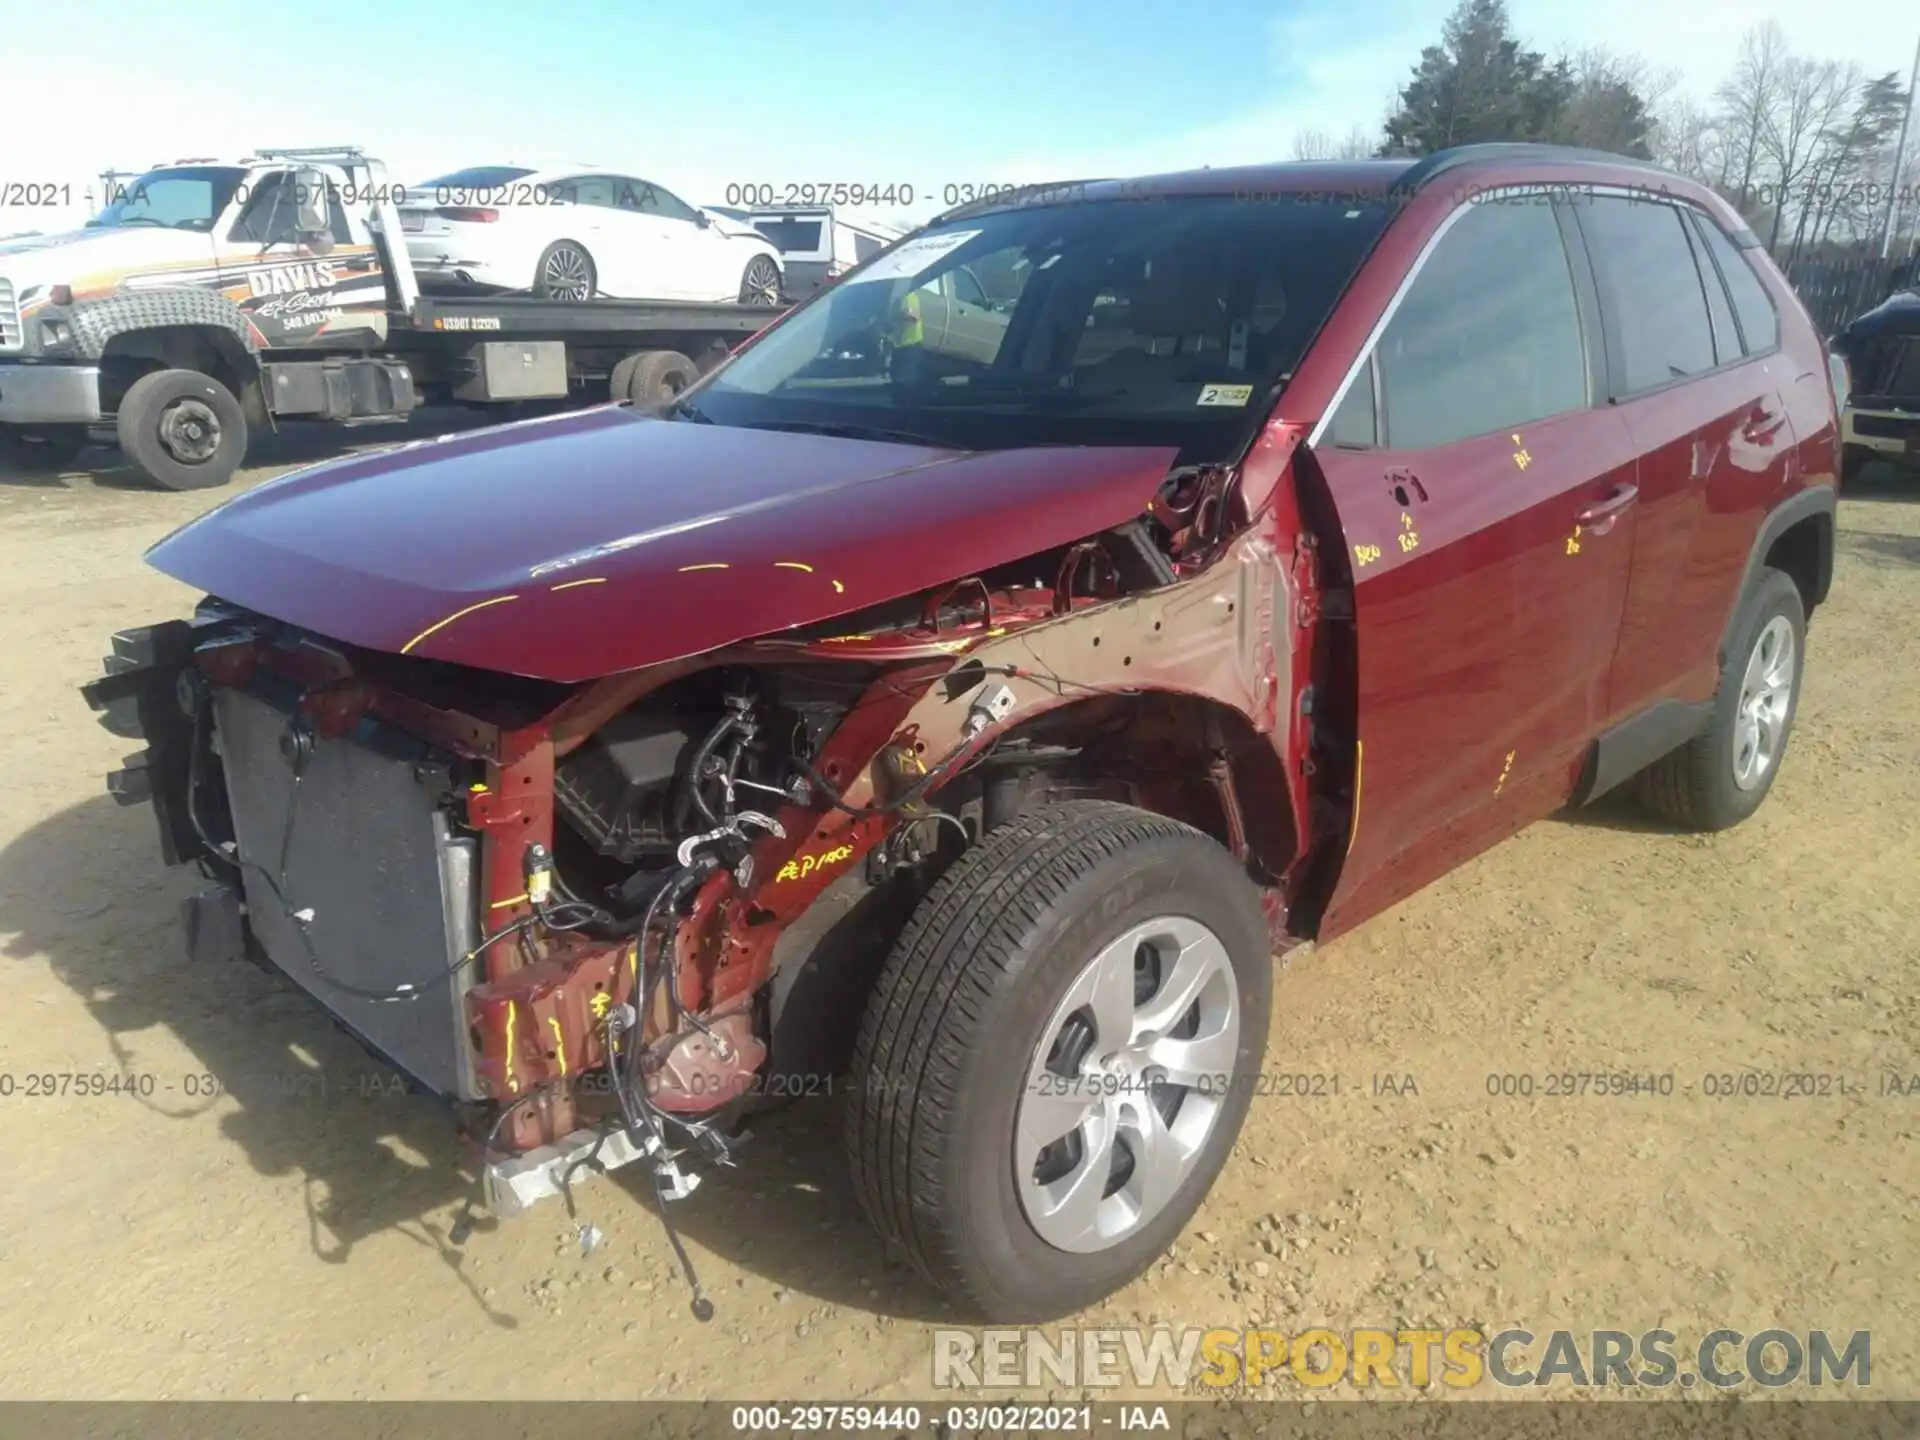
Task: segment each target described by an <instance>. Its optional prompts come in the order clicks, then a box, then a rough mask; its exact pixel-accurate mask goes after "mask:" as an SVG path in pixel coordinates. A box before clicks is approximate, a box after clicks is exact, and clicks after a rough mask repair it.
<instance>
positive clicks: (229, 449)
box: [114, 370, 247, 490]
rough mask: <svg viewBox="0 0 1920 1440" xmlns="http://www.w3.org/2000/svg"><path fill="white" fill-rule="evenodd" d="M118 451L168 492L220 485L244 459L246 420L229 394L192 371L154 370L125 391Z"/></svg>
mask: <svg viewBox="0 0 1920 1440" xmlns="http://www.w3.org/2000/svg"><path fill="white" fill-rule="evenodd" d="M114 424H115V428H116V429H117V430H118V431H119V435H120V449H121V450H122V451H123V452H124V453H125V454H126V456H127V458H129V459H130V460H132V461H133V463H134V464H135V465H137V466H139V468H140V470H141V472H142V473H143V474H145V475H146V476H147V477H148V478H149V479H151V480H152V481H154V482H155V483H156V484H158V485H161V486H163V487H165V488H166V489H168V490H211V489H213V488H214V487H216V486H219V485H224V484H226V483H227V482H228V481H229V480H231V479H232V478H233V472H234V471H236V470H238V469H239V468H240V462H241V461H242V460H244V459H245V458H246V455H247V417H246V412H245V411H243V410H242V409H241V408H240V402H239V401H238V400H236V399H234V396H233V392H232V391H231V390H229V389H227V387H226V386H225V385H222V384H221V383H220V382H219V381H218V380H215V379H214V378H213V377H212V376H211V375H202V374H201V373H200V372H199V371H197V370H155V371H153V372H151V373H150V374H146V375H142V376H141V377H140V378H139V379H138V380H136V381H134V382H133V384H132V385H130V386H128V387H127V393H126V395H125V397H124V398H122V400H121V401H120V411H119V415H118V417H117V418H116V420H115V422H114Z"/></svg>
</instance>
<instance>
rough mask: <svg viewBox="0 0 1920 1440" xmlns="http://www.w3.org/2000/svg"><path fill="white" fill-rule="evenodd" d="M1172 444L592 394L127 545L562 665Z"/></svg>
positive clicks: (706, 633) (635, 662)
mask: <svg viewBox="0 0 1920 1440" xmlns="http://www.w3.org/2000/svg"><path fill="white" fill-rule="evenodd" d="M1173 458H1174V452H1173V451H1172V450H1169V449H1090V448H1064V447H1049V448H1044V449H1031V450H999V451H984V452H979V453H969V452H957V451H948V450H935V449H926V448H921V447H918V446H913V445H892V444H880V443H877V442H873V441H867V440H844V439H836V438H830V437H825V436H817V435H796V434H786V433H777V432H772V431H765V430H748V429H739V428H734V427H730V426H721V425H702V424H691V423H682V422H672V421H662V420H653V419H648V418H645V417H642V416H640V415H636V414H635V413H633V412H632V411H630V410H626V409H622V408H618V407H614V406H607V407H605V408H602V409H597V410H588V411H584V412H580V413H576V414H572V415H565V416H561V417H558V418H556V419H552V420H539V421H529V422H526V423H524V424H519V425H509V426H503V427H500V428H497V429H490V430H482V431H475V432H470V433H468V434H466V435H460V436H453V437H450V438H446V439H439V440H427V441H422V442H419V443H417V444H411V445H404V446H400V447H398V448H396V449H393V450H385V451H380V452H377V453H375V454H371V455H364V456H358V457H354V458H351V459H347V460H341V461H337V462H334V463H331V464H326V465H321V466H316V467H314V468H312V469H308V470H301V471H297V472H295V473H294V474H291V475H285V476H282V477H281V478H279V479H278V480H272V481H269V482H268V483H266V484H264V485H261V486H258V487H256V488H255V489H253V490H251V491H249V492H247V493H246V494H244V495H240V496H237V497H235V498H234V499H233V500H230V501H229V502H227V503H226V504H225V505H222V506H221V507H220V508H219V509H217V510H214V511H212V512H211V513H209V514H207V515H204V516H202V517H201V518H200V519H198V520H196V521H194V522H193V523H191V524H189V525H187V526H184V527H183V528H181V529H180V530H177V531H175V532H174V533H173V534H172V535H170V536H168V537H167V538H166V539H165V540H162V541H161V542H160V543H159V544H158V545H155V546H154V547H153V548H152V549H151V550H149V551H148V552H147V559H148V561H149V562H150V563H151V564H152V565H154V566H155V567H156V568H158V569H160V570H162V571H164V572H165V573H166V574H168V575H171V576H173V577H174V578H176V579H178V580H183V581H186V582H187V583H188V584H190V585H194V586H197V587H199V588H200V589H202V590H205V591H207V592H209V593H210V594H213V595H217V596H219V597H220V598H221V599H224V600H229V601H232V602H234V603H236V604H239V605H244V606H246V607H247V608H249V609H251V610H256V611H258V612H260V613H261V614H263V615H269V616H272V617H274V618H275V619H279V620H285V621H287V622H289V623H291V624H294V625H299V626H302V627H304V628H306V629H309V630H313V631H315V632H317V633H319V634H321V635H326V636H331V637H332V638H334V639H336V640H342V641H346V642H347V643H349V644H353V645H361V646H365V647H367V648H368V649H373V650H387V651H403V652H405V653H408V654H413V655H420V656H424V657H427V658H429V659H434V660H449V661H455V662H457V663H459V664H462V665H472V666H477V667H480V668H483V669H488V670H501V671H507V672H510V673H514V674H519V675H530V676H535V677H538V678H541V679H547V680H559V681H579V680H588V679H593V678H595V677H597V676H601V675H607V674H612V673H613V672H615V671H619V670H630V669H634V668H637V667H639V666H642V665H652V664H655V663H658V662H660V661H664V660H673V659H678V658H680V657H681V656H685V655H694V654H699V653H700V652H702V651H706V650H711V649H714V648H716V647H718V646H721V645H727V644H731V643H733V642H735V641H738V640H745V639H750V638H752V637H754V636H758V635H763V634H766V633H768V632H770V631H775V630H781V629H785V628H787V627H790V626H795V625H807V624H812V623H814V622H817V621H821V620H826V619H830V618H831V617H833V616H835V615H842V614H846V613H848V612H849V611H853V610H858V609H862V608H864V607H865V606H868V605H872V604H876V603H878V602H880V601H883V600H891V599H895V598H897V597H899V596H901V595H907V594H911V593H913V592H914V591H917V590H921V589H924V588H926V587H927V586H930V585H937V584H940V583H942V582H945V581H949V580H957V579H961V578H963V577H965V576H967V575H971V574H975V573H977V572H978V571H980V570H983V569H986V568H988V567H990V566H993V565H996V564H1000V563H1003V562H1005V561H1008V560H1014V559H1018V558H1019V557H1021V556H1023V555H1030V554H1033V553H1034V552H1036V551H1039V550H1044V549H1047V548H1049V547H1051V546H1056V545H1063V544H1067V543H1069V542H1071V541H1074V540H1078V539H1081V538H1083V537H1085V536H1088V535H1092V534H1094V533H1096V532H1098V531H1100V530H1104V529H1108V528H1110V527H1112V526H1115V525H1119V524H1123V523H1125V522H1126V521H1127V520H1129V519H1131V518H1133V517H1134V516H1136V515H1138V514H1139V513H1140V512H1141V510H1142V509H1143V508H1144V507H1145V506H1146V504H1147V502H1148V501H1149V500H1150V499H1152V497H1153V494H1154V492H1155V489H1156V488H1157V487H1158V486H1159V484H1160V483H1161V482H1162V480H1164V478H1165V476H1166V473H1167V468H1168V466H1169V465H1171V464H1172V462H1173Z"/></svg>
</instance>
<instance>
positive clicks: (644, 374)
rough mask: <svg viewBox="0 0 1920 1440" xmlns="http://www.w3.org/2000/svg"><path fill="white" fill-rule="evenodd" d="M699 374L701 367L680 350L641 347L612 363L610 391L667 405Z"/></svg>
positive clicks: (635, 400) (641, 402)
mask: <svg viewBox="0 0 1920 1440" xmlns="http://www.w3.org/2000/svg"><path fill="white" fill-rule="evenodd" d="M699 378H700V369H699V367H698V366H697V365H695V364H694V363H693V361H691V360H689V359H688V358H687V357H686V356H684V355H682V354H681V353H680V352H679V351H678V350H642V351H641V352H640V353H639V354H638V355H629V356H627V358H626V359H624V360H622V361H621V362H620V363H619V364H617V365H615V366H614V367H613V374H612V376H611V377H610V378H609V380H608V385H607V388H608V391H609V392H610V393H611V395H612V397H613V398H614V399H615V400H631V401H632V402H633V403H634V404H635V405H640V406H653V405H665V404H667V403H668V402H670V401H671V400H672V399H673V398H674V397H675V396H676V395H678V394H679V393H680V392H681V391H682V390H685V389H686V388H687V387H688V386H689V385H691V384H693V382H694V381H695V380H698V379H699Z"/></svg>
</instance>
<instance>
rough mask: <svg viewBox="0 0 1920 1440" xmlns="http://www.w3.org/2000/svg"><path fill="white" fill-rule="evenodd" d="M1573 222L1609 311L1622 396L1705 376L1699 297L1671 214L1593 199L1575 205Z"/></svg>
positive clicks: (1696, 277) (1706, 348)
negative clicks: (1618, 357) (1577, 224)
mask: <svg viewBox="0 0 1920 1440" xmlns="http://www.w3.org/2000/svg"><path fill="white" fill-rule="evenodd" d="M1579 216H1580V225H1581V229H1582V230H1584V231H1585V233H1586V237H1587V245H1588V248H1589V249H1590V250H1591V251H1592V253H1593V263H1594V269H1595V271H1596V272H1597V273H1598V276H1599V281H1600V293H1601V296H1602V298H1603V300H1605V301H1606V302H1608V303H1609V305H1610V308H1611V311H1612V318H1613V324H1614V328H1615V330H1616V331H1617V334H1616V335H1615V336H1614V337H1613V338H1615V339H1617V340H1618V342H1619V346H1620V351H1621V356H1622V365H1623V372H1624V375H1625V380H1626V389H1627V393H1629V394H1635V393H1638V392H1639V391H1642V390H1651V389H1654V388H1655V387H1657V386H1660V385H1666V384H1669V383H1671V382H1672V381H1674V380H1679V379H1683V378H1685V377H1686V376H1689V375H1698V374H1699V373H1701V372H1702V371H1703V370H1711V369H1712V368H1713V367H1714V363H1715V362H1714V355H1713V329H1712V324H1711V322H1710V321H1709V320H1708V318H1707V297H1706V292H1705V291H1704V290H1703V289H1702V288H1701V284H1700V272H1699V270H1698V269H1697V268H1696V267H1695V265H1694V259H1693V249H1692V247H1691V246H1690V245H1689V244H1688V243H1687V233H1686V231H1685V229H1684V228H1682V221H1681V217H1680V212H1679V210H1677V209H1676V208H1675V207H1674V206H1672V205H1669V204H1666V203H1665V202H1663V201H1657V200H1646V199H1642V198H1639V197H1635V198H1632V199H1628V198H1625V197H1621V196H1611V195H1600V196H1595V197H1593V198H1592V199H1590V200H1587V201H1585V202H1584V203H1582V204H1581V205H1580V207H1579Z"/></svg>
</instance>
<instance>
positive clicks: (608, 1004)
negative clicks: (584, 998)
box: [587, 990, 613, 1020]
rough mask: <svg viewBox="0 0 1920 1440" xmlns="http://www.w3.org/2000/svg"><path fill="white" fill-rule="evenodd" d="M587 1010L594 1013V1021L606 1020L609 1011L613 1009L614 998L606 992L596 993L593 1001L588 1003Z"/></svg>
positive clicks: (599, 991)
mask: <svg viewBox="0 0 1920 1440" xmlns="http://www.w3.org/2000/svg"><path fill="white" fill-rule="evenodd" d="M587 1008H588V1009H590V1010H591V1011H593V1018H594V1019H596V1020H604V1019H606V1017H607V1011H609V1010H611V1009H612V1008H613V996H611V995H609V994H608V993H607V992H606V991H604V990H598V991H595V992H594V996H593V999H592V1000H591V1001H589V1002H588V1005H587Z"/></svg>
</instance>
